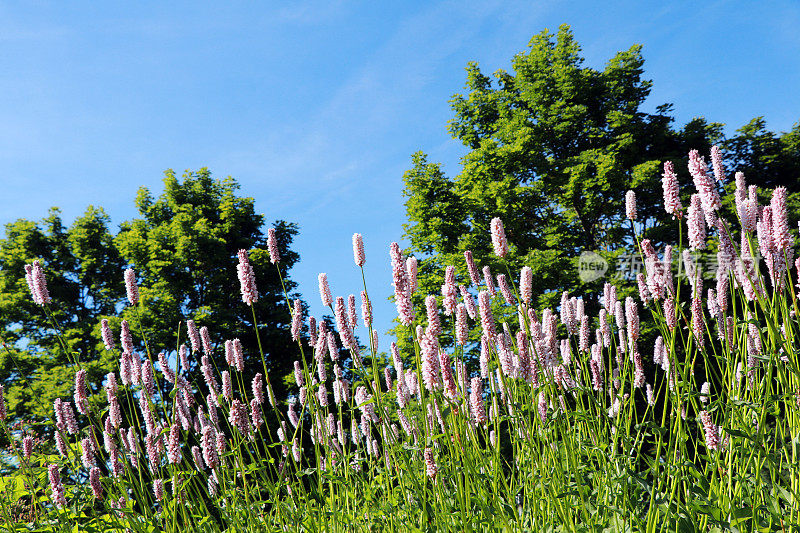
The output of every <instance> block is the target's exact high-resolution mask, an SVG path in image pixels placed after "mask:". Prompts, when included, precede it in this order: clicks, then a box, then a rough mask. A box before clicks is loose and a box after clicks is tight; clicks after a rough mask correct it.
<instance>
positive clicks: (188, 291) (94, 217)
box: [0, 169, 299, 419]
mask: <svg viewBox="0 0 800 533" xmlns="http://www.w3.org/2000/svg"><path fill="white" fill-rule="evenodd" d="M165 174H166V176H165V179H164V192H163V193H162V194H161V195H160V196H159V197H158V198H155V197H154V196H153V195H152V194H151V192H150V191H149V190H147V189H145V188H142V189H140V190H139V193H138V195H137V198H136V207H137V208H138V210H139V214H140V218H136V219H134V220H130V221H127V222H125V223H123V224H122V225H121V228H120V231H119V232H118V233H117V234H116V235H114V234H112V232H111V231H110V230H109V223H110V219H109V217H108V215H106V213H105V212H104V211H103V210H102V209H100V208H95V207H89V208H88V209H87V211H86V213H85V214H84V215H83V216H81V217H80V218H78V219H77V220H76V221H75V222H74V223H73V224H72V225H71V226H70V227H69V228H67V227H65V226H64V224H63V222H62V220H61V217H60V214H59V212H58V210H57V209H55V208H54V209H53V210H51V212H50V215H49V216H48V217H47V218H46V219H44V220H43V221H41V222H40V223H35V222H31V221H28V220H17V221H15V222H13V223H10V224H8V225H7V226H6V235H5V238H4V239H2V240H0V327H2V339H3V341H4V345H5V349H3V350H2V351H0V382H2V383H4V384H5V385H6V396H7V398H8V400H9V407H10V410H11V412H12V413H13V416H14V417H16V418H33V419H41V418H43V417H49V416H50V415H51V411H52V402H53V400H54V399H55V398H56V397H61V398H68V397H69V396H70V395H71V394H72V391H73V386H74V385H73V376H74V372H75V368H74V365H73V361H74V360H75V359H76V358H77V360H78V361H80V364H81V365H82V366H83V367H85V368H87V369H88V370H89V379H88V382H89V384H90V387H91V388H92V389H93V390H94V391H95V392H100V394H97V395H95V396H96V398H97V399H98V402H100V403H103V402H104V401H105V399H104V396H103V395H102V393H101V389H100V386H101V384H102V381H103V376H104V374H105V373H107V372H111V371H118V368H117V366H118V359H119V355H120V353H119V349H115V350H112V351H107V350H106V349H105V347H104V345H103V343H102V341H101V336H100V321H101V320H102V319H103V318H107V319H109V322H110V323H111V326H112V330H113V331H114V334H115V338H117V339H118V336H119V324H120V322H121V320H122V318H126V319H127V320H128V321H129V323H130V324H131V327H132V332H133V337H134V340H135V342H136V343H137V344H138V349H140V350H144V349H145V346H144V344H143V343H142V339H143V336H142V332H144V334H145V336H146V337H147V340H148V348H149V349H150V353H151V355H152V357H154V358H155V357H156V356H157V354H158V352H160V351H162V350H163V351H166V352H167V353H168V354H170V355H173V356H174V354H175V352H176V350H177V347H178V343H179V342H180V343H186V344H189V343H188V341H187V339H186V320H188V319H194V320H195V321H196V322H197V324H198V327H199V326H203V325H205V326H207V327H208V328H209V331H210V333H211V337H212V340H213V343H214V354H213V361H214V363H215V364H216V365H217V366H218V367H224V365H225V359H224V350H223V347H222V344H223V341H224V340H226V339H234V338H240V339H241V341H242V344H243V346H244V352H245V357H246V365H247V372H246V373H245V379H246V380H249V378H250V377H251V376H252V375H254V374H255V373H256V372H259V371H262V372H263V370H262V363H261V356H260V354H259V347H258V343H257V341H256V338H255V333H254V331H255V329H254V327H253V315H252V313H251V310H250V309H249V308H248V307H247V305H246V304H244V303H243V302H242V299H241V296H240V291H239V281H238V279H237V274H236V264H237V257H236V256H237V251H238V250H239V249H246V250H248V251H249V254H250V262H251V264H252V266H253V268H254V270H255V275H256V281H257V285H258V290H259V294H260V298H259V300H258V302H256V303H255V305H254V308H255V313H256V316H257V319H258V329H259V333H260V336H261V343H262V346H263V349H264V354H265V359H266V364H267V368H268V370H269V372H270V377H271V378H272V382H273V385H274V386H275V392H276V395H278V397H279V398H281V397H284V396H285V394H284V391H285V382H286V381H287V380H288V379H289V376H290V374H291V366H292V361H293V360H294V359H295V358H296V356H297V355H298V352H299V350H298V348H297V344H296V343H295V342H293V341H292V340H291V335H290V333H289V325H290V318H289V317H290V315H289V312H288V308H287V307H286V302H285V299H284V295H283V288H284V287H285V288H286V291H288V292H289V294H290V295H291V297H297V294H296V293H295V292H294V291H295V287H296V284H295V283H294V282H293V281H292V280H291V279H290V278H289V276H288V273H289V270H290V269H291V267H292V265H294V264H295V263H296V262H297V261H298V260H299V257H298V255H297V254H296V253H295V252H293V251H292V250H291V243H292V239H293V237H294V235H296V234H297V226H296V225H295V224H292V223H288V222H284V221H277V222H275V223H274V224H273V227H274V228H275V230H276V235H277V240H278V244H279V248H280V251H281V261H280V263H279V265H278V267H279V268H280V271H281V273H282V275H283V285H282V284H281V279H280V277H279V275H278V271H277V269H276V268H275V266H274V265H272V264H270V259H269V254H268V252H267V247H266V230H265V228H264V226H265V219H264V216H263V215H260V214H257V213H256V212H255V208H254V200H253V199H252V198H247V197H241V196H239V195H238V194H237V191H238V189H239V185H238V184H237V182H236V181H235V180H234V179H233V178H230V177H228V178H226V179H224V180H217V179H213V178H212V177H211V174H210V172H209V171H208V170H207V169H201V170H199V171H197V172H188V171H187V172H186V173H185V174H184V175H183V177H182V179H178V178H177V177H176V176H175V174H174V172H172V171H171V170H168V171H167V172H166V173H165ZM34 259H38V260H40V261H41V263H42V265H43V267H44V271H45V273H46V276H47V282H48V288H49V292H50V295H51V297H52V299H53V302H52V304H51V305H49V306H48V307H47V309H44V308H42V307H40V306H38V305H36V304H34V303H33V301H32V299H31V296H30V291H29V289H28V286H27V284H26V281H25V271H24V265H25V264H26V263H30V262H31V261H32V260H34ZM126 266H130V267H132V268H134V270H135V271H136V273H137V275H138V282H139V286H140V295H141V305H140V306H138V307H137V308H133V307H131V306H129V305H128V302H127V298H126V295H125V287H124V283H123V271H124V269H125V267H126ZM140 324H141V329H140V327H139V325H140ZM179 325H180V326H181V328H180V332H179V329H178V328H179ZM57 331H59V332H61V337H60V338H61V340H59V337H58V336H57V335H56V332H57ZM62 341H63V342H62ZM117 344H119V341H118V340H117ZM197 367H199V361H197V360H194V359H192V373H191V375H190V376H189V377H190V379H193V380H194V381H195V382H201V381H202V380H198V379H197V377H198V375H197ZM247 386H249V383H247ZM204 387H205V385H200V388H202V392H203V393H205V392H207V391H206V390H205V389H204ZM101 396H102V398H101ZM100 400H102V401H100Z"/></svg>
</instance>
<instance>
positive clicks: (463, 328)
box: [456, 304, 469, 346]
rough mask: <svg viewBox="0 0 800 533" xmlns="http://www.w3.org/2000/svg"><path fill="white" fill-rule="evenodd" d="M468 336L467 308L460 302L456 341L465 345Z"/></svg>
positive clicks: (457, 308)
mask: <svg viewBox="0 0 800 533" xmlns="http://www.w3.org/2000/svg"><path fill="white" fill-rule="evenodd" d="M468 336H469V330H468V329H467V308H466V306H465V305H464V304H458V305H457V306H456V342H458V344H460V345H461V346H465V345H466V344H467V338H468Z"/></svg>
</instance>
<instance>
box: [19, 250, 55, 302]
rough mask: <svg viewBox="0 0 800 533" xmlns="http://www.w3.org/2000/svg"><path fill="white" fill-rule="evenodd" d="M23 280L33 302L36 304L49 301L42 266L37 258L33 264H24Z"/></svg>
mask: <svg viewBox="0 0 800 533" xmlns="http://www.w3.org/2000/svg"><path fill="white" fill-rule="evenodd" d="M25 281H26V282H27V283H28V288H29V289H30V291H31V296H32V297H33V302H34V303H35V304H36V305H42V306H43V305H46V304H49V303H50V302H51V299H50V293H49V292H47V282H46V281H45V277H44V272H42V266H41V264H40V263H39V261H38V260H36V261H34V262H33V264H30V265H25Z"/></svg>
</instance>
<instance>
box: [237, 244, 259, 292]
mask: <svg viewBox="0 0 800 533" xmlns="http://www.w3.org/2000/svg"><path fill="white" fill-rule="evenodd" d="M238 255H239V264H238V265H237V266H236V272H237V274H238V276H239V285H240V288H241V292H242V301H243V302H244V303H246V304H247V305H250V306H252V305H253V303H254V302H257V301H258V289H257V288H256V275H255V273H254V272H253V267H252V266H251V265H250V258H249V257H248V256H247V250H239V253H238Z"/></svg>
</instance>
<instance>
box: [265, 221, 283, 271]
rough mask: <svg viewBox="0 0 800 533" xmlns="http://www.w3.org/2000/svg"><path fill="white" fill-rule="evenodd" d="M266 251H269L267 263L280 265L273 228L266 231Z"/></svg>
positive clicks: (279, 255) (276, 239)
mask: <svg viewBox="0 0 800 533" xmlns="http://www.w3.org/2000/svg"><path fill="white" fill-rule="evenodd" d="M267 249H268V250H269V262H270V263H272V264H273V265H274V264H276V263H280V261H281V254H280V252H278V238H277V236H276V235H275V228H269V229H268V230H267Z"/></svg>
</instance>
